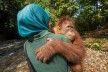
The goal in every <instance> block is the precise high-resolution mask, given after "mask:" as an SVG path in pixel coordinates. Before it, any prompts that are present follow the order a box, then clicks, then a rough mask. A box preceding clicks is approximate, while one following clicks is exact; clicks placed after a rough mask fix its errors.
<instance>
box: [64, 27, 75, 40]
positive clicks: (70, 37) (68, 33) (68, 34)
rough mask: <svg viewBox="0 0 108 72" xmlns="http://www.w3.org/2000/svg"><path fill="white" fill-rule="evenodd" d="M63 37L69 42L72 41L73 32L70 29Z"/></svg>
mask: <svg viewBox="0 0 108 72" xmlns="http://www.w3.org/2000/svg"><path fill="white" fill-rule="evenodd" d="M65 36H66V37H67V38H68V39H70V40H74V38H75V32H74V31H73V30H72V29H70V30H68V31H67V32H66V33H65Z"/></svg>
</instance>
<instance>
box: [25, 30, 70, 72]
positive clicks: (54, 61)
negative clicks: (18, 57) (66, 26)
mask: <svg viewBox="0 0 108 72" xmlns="http://www.w3.org/2000/svg"><path fill="white" fill-rule="evenodd" d="M47 38H52V39H60V40H62V41H65V42H69V41H68V39H67V38H66V37H64V36H63V35H57V34H53V33H51V32H48V31H47V30H45V31H43V32H41V33H39V34H38V35H35V36H34V39H33V41H27V42H26V43H25V48H26V49H27V55H28V57H29V59H30V61H31V63H32V64H33V67H34V69H35V70H36V72H69V71H70V70H69V66H68V64H67V61H66V60H65V59H64V58H63V57H61V56H59V55H55V56H53V57H52V58H51V59H50V60H49V61H47V62H46V63H42V62H40V61H38V60H37V59H36V57H35V51H36V49H38V48H39V47H41V46H42V45H44V44H45V43H47Z"/></svg>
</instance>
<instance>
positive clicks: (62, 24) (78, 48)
mask: <svg viewBox="0 0 108 72" xmlns="http://www.w3.org/2000/svg"><path fill="white" fill-rule="evenodd" d="M71 29H72V30H73V32H74V33H75V35H74V37H72V38H74V39H73V41H72V44H69V43H66V42H62V41H60V40H51V41H50V39H48V40H49V42H48V43H47V44H45V45H44V46H42V47H40V48H39V50H37V51H36V55H37V59H38V60H40V61H42V62H46V61H47V60H49V59H50V57H52V56H53V55H55V54H60V55H62V56H63V57H64V58H66V59H67V61H68V62H70V65H71V71H72V72H82V66H81V63H82V61H83V59H84V57H85V49H84V45H83V41H82V39H81V37H80V35H79V33H78V32H77V31H76V30H75V28H74V25H73V22H72V20H71V18H70V17H68V16H64V17H61V18H60V19H59V20H58V21H57V23H56V26H55V27H54V32H55V33H56V34H66V32H67V31H68V30H71ZM48 47H52V49H53V52H51V51H49V50H47V48H48ZM52 53H53V54H52Z"/></svg>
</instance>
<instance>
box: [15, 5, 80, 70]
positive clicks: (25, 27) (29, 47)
mask: <svg viewBox="0 0 108 72" xmlns="http://www.w3.org/2000/svg"><path fill="white" fill-rule="evenodd" d="M48 23H49V15H48V13H47V12H46V11H45V10H44V9H43V8H42V7H41V6H39V5H37V4H29V5H27V6H25V7H24V8H23V9H22V10H20V11H19V12H18V14H17V25H18V32H19V34H20V35H21V36H22V37H23V38H29V39H28V40H27V41H26V42H25V44H24V48H25V50H26V53H27V56H28V59H29V62H30V64H31V67H32V70H30V71H31V72H70V66H69V63H68V60H69V62H70V61H71V60H72V59H73V57H72V56H70V57H68V59H67V58H66V59H65V58H64V57H63V56H62V55H60V52H61V51H63V52H64V51H65V49H66V50H67V51H66V52H65V53H64V54H65V55H66V56H67V55H69V54H68V53H70V52H68V51H69V49H68V48H70V47H68V46H70V45H71V41H70V40H69V39H68V38H66V37H65V36H64V35H60V34H54V33H51V32H50V31H49V27H48ZM47 38H51V39H54V41H55V42H56V40H59V41H60V42H63V43H66V45H64V44H63V45H64V46H61V47H60V48H57V49H56V48H54V47H53V44H52V43H50V42H48V41H47ZM59 41H58V42H59ZM51 42H52V41H51ZM67 42H69V43H67ZM46 44H48V45H47V47H45V48H40V47H43V46H44V45H46ZM49 44H51V45H49ZM68 44H69V45H68ZM54 46H55V44H54ZM64 47H65V48H64ZM39 48H40V50H39ZM35 51H36V54H35ZM41 52H42V53H43V54H44V55H45V56H44V55H43V54H42V53H41ZM61 53H62V52H61ZM49 55H50V56H49ZM52 56H53V57H52ZM39 57H40V58H39ZM50 57H51V58H50ZM36 58H37V59H36ZM48 58H50V60H48ZM69 58H70V59H69ZM78 58H79V57H78ZM74 59H75V58H74ZM41 60H43V61H44V63H43V61H41ZM46 60H48V61H47V62H45V61H46ZM78 62H79V61H78Z"/></svg>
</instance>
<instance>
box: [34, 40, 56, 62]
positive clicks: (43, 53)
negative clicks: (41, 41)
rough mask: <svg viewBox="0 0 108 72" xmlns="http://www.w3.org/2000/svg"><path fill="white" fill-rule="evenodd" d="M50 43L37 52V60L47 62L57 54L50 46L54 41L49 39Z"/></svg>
mask: <svg viewBox="0 0 108 72" xmlns="http://www.w3.org/2000/svg"><path fill="white" fill-rule="evenodd" d="M47 40H48V42H47V43H46V44H45V45H43V46H42V47H40V48H39V49H37V50H36V59H37V60H39V61H41V62H46V61H47V60H49V59H50V57H52V56H53V55H54V54H55V51H54V49H53V47H52V46H51V45H50V43H51V41H53V40H52V39H51V38H47Z"/></svg>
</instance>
